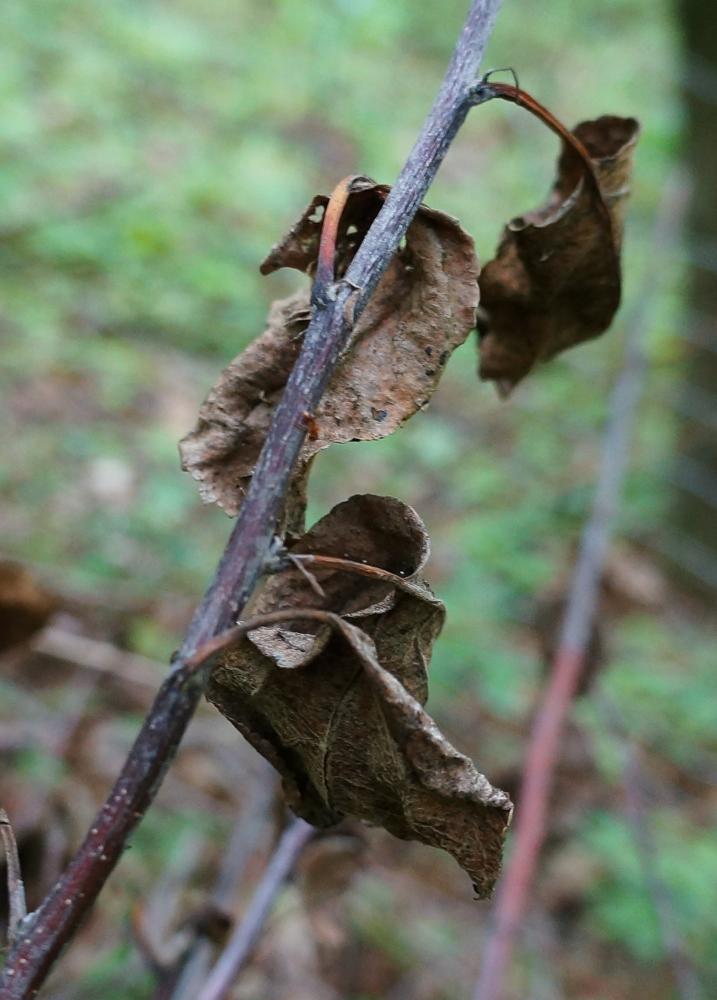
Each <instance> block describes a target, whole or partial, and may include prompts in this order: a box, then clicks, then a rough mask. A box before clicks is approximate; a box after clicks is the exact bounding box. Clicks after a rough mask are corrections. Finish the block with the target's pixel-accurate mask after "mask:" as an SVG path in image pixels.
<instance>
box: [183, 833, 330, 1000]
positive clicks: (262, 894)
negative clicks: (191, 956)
mask: <svg viewBox="0 0 717 1000" xmlns="http://www.w3.org/2000/svg"><path fill="white" fill-rule="evenodd" d="M315 832H316V831H315V829H314V827H313V826H311V825H310V824H309V823H307V822H305V820H303V819H294V820H293V821H292V822H291V823H290V824H289V826H287V828H286V829H285V830H284V832H283V834H282V835H281V839H280V840H279V843H278V844H277V845H276V850H275V851H274V853H273V854H272V857H271V861H270V862H269V864H268V866H267V868H266V871H265V872H264V874H263V875H262V878H261V881H260V882H259V885H258V886H257V888H256V892H255V893H254V895H253V897H252V899H251V902H250V903H249V906H248V908H247V911H246V914H245V915H244V919H243V920H242V921H241V922H240V923H239V924H237V926H236V928H235V930H234V933H233V934H232V936H231V937H230V938H229V941H228V942H227V946H226V948H225V949H224V951H223V952H222V954H221V955H220V957H219V959H218V960H217V963H216V965H215V966H214V968H213V969H212V971H211V972H210V973H209V977H208V979H207V981H206V983H205V984H204V988H203V989H202V991H201V993H200V994H199V996H198V997H197V1000H223V998H224V997H225V996H226V995H227V993H228V992H229V990H230V989H231V987H232V985H233V984H234V982H235V981H236V978H237V976H238V975H239V973H240V972H241V970H242V968H243V967H244V966H245V965H246V962H247V960H248V959H249V958H250V956H251V953H252V951H253V950H254V946H255V945H256V943H257V941H258V940H259V936H260V935H261V932H262V930H263V928H264V924H265V923H266V920H267V918H268V916H269V914H270V913H271V909H272V906H273V905H274V900H275V899H276V896H277V894H278V893H279V890H280V889H281V887H282V886H283V884H284V882H286V880H287V879H288V877H289V876H290V875H291V872H292V870H293V868H294V866H295V865H296V862H297V861H298V859H299V857H300V855H301V852H302V851H303V850H304V848H305V847H306V845H307V844H308V842H309V840H310V839H311V838H312V837H313V836H314V834H315Z"/></svg>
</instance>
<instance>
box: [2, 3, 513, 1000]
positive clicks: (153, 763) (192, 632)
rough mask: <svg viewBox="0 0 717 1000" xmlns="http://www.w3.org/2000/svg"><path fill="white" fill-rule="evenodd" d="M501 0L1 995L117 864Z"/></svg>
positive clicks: (409, 168)
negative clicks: (201, 658) (206, 648)
mask: <svg viewBox="0 0 717 1000" xmlns="http://www.w3.org/2000/svg"><path fill="white" fill-rule="evenodd" d="M499 7H500V0H473V2H472V4H471V7H470V10H469V12H468V16H467V18H466V21H465V24H464V26H463V29H462V31H461V34H460V36H459V39H458V41H457V43H456V46H455V49H454V52H453V55H452V58H451V61H450V64H449V66H448V69H447V71H446V74H445V77H444V79H443V83H442V84H441V88H440V90H439V93H438V96H437V97H436V100H435V103H434V105H433V108H432V109H431V111H430V113H429V115H428V117H427V119H426V121H425V123H424V126H423V128H422V130H421V133H420V135H419V137H418V139H417V141H416V143H415V145H414V147H413V149H412V150H411V153H410V155H409V157H408V159H407V161H406V163H405V165H404V167H403V169H402V171H401V174H400V176H399V178H398V180H397V182H396V184H395V186H394V187H393V189H392V190H391V192H390V194H389V196H388V198H387V199H386V202H385V205H384V206H383V208H382V209H381V211H380V213H379V215H378V216H377V217H376V219H375V221H374V223H373V225H372V226H371V229H370V230H369V232H368V233H367V235H366V237H365V239H364V240H363V242H362V244H361V246H360V247H359V249H358V251H357V253H356V256H355V257H354V259H353V261H352V263H351V266H350V267H349V269H348V271H347V273H346V276H345V278H344V280H343V281H340V282H338V283H336V284H332V285H330V288H329V289H327V291H329V292H330V294H322V295H316V296H315V301H314V308H313V314H312V319H311V323H310V325H309V327H308V329H307V331H306V334H305V336H304V341H303V345H302V348H301V353H300V355H299V357H298V360H297V362H296V364H295V366H294V368H293V370H292V372H291V376H290V378H289V380H288V382H287V385H286V388H285V390H284V393H283V396H282V398H281V401H280V404H279V406H278V408H277V410H276V413H275V416H274V419H273V421H272V424H271V428H270V430H269V433H268V436H267V439H266V442H265V444H264V447H263V449H262V452H261V455H260V457H259V460H258V463H257V466H256V469H255V471H254V475H253V477H252V480H251V484H250V487H249V490H248V493H247V496H246V498H245V499H244V502H243V505H242V509H241V513H240V515H239V517H238V519H237V522H236V524H235V526H234V529H233V531H232V533H231V536H230V538H229V541H228V543H227V546H226V548H225V550H224V554H223V555H222V558H221V560H220V563H219V566H218V568H217V571H216V574H215V576H214V580H213V581H212V583H211V585H210V587H209V589H208V590H207V592H206V594H205V596H204V599H203V600H202V602H201V604H200V606H199V607H198V609H197V611H196V613H195V615H194V617H193V619H192V622H191V624H190V626H189V629H188V632H187V635H186V637H185V639H184V642H183V643H182V646H181V648H180V650H179V652H178V653H177V654H176V656H175V658H174V664H173V668H172V670H171V672H170V674H169V676H168V677H167V678H166V680H165V681H164V683H163V684H162V685H161V687H160V689H159V691H158V693H157V696H156V698H155V700H154V703H153V705H152V707H151V709H150V711H149V713H148V715H147V717H146V719H145V720H144V723H143V725H142V728H141V730H140V732H139V734H138V736H137V738H136V740H135V742H134V745H133V746H132V748H131V750H130V752H129V755H128V757H127V759H126V761H125V763H124V765H123V767H122V771H121V773H120V775H119V777H118V779H117V781H116V782H115V785H114V787H113V788H112V790H111V792H110V794H109V796H108V798H107V800H106V802H105V803H104V805H103V806H102V808H101V809H100V811H99V813H98V814H97V816H96V818H95V820H94V822H93V824H92V826H91V828H90V830H89V832H88V833H87V835H86V837H85V839H84V841H83V843H82V844H81V846H80V848H79V849H78V851H77V853H76V855H75V856H74V858H73V859H72V860H71V862H70V864H69V866H68V867H67V869H66V871H65V872H64V873H63V875H62V876H61V877H60V879H59V881H58V882H57V884H56V885H55V886H54V888H53V889H52V890H51V892H50V893H49V894H48V896H47V897H46V898H45V899H44V901H43V902H42V903H41V905H40V907H39V908H38V909H37V910H36V911H35V913H33V914H32V915H31V916H30V917H28V918H27V919H26V920H25V921H24V922H23V925H22V930H21V933H20V934H19V935H18V937H17V940H16V942H15V944H14V946H13V947H12V949H11V951H10V952H9V954H8V957H7V961H6V964H5V967H4V970H3V975H2V980H0V1000H23V998H26V997H31V996H34V995H35V994H36V993H37V991H38V990H39V988H40V987H41V986H42V984H43V983H44V981H45V979H46V977H47V975H48V973H49V971H50V969H51V968H52V966H53V964H54V962H55V960H56V959H57V957H58V955H59V953H60V951H61V949H62V948H63V947H64V946H65V945H66V944H67V942H68V941H69V940H70V938H71V937H72V935H73V933H74V932H75V930H76V929H77V927H78V925H79V923H80V921H81V920H82V918H83V917H84V916H85V914H86V913H87V911H88V910H89V908H90V907H91V905H92V903H93V902H94V900H95V899H96V898H97V896H98V894H99V892H100V890H101V889H102V887H103V885H104V883H105V881H106V880H107V878H108V877H109V875H110V874H111V872H112V871H113V869H114V868H115V866H116V865H117V863H118V861H119V859H120V856H121V854H122V851H123V850H124V848H125V847H126V845H127V842H128V839H129V837H130V835H131V833H132V831H133V830H134V828H135V827H136V826H137V824H138V823H139V821H140V819H141V818H142V816H143V815H144V813H145V812H146V810H147V808H148V807H149V805H150V804H151V802H152V800H153V799H154V796H155V794H156V792H157V790H158V788H159V786H160V784H161V781H162V778H163V777H164V774H165V772H166V770H167V768H168V766H169V764H170V762H171V760H172V758H173V757H174V754H175V753H176V750H177V748H178V746H179V743H180V740H181V739H182V736H183V734H184V732H185V730H186V728H187V725H188V724H189V721H190V719H191V718H192V715H193V713H194V711H195V709H196V707H197V704H198V702H199V699H200V698H201V696H202V693H203V691H204V688H205V685H206V681H207V677H208V673H209V669H210V668H209V664H208V663H204V664H203V665H202V666H201V667H199V668H197V666H196V661H195V660H194V658H195V657H196V654H197V652H198V650H199V649H200V647H202V646H203V645H204V644H205V643H207V642H208V641H209V640H211V639H212V638H213V637H215V636H217V635H218V634H219V633H221V632H223V631H224V630H226V629H227V628H229V627H230V626H231V625H232V624H233V623H234V622H235V621H236V620H237V617H238V615H239V614H240V612H241V610H242V609H243V608H244V607H245V606H246V604H247V601H248V600H249V598H250V597H251V595H252V593H253V591H254V590H255V589H256V587H257V584H258V583H259V581H260V579H261V577H262V574H263V573H264V570H265V564H266V560H267V557H268V555H269V552H270V548H271V544H272V540H273V537H274V534H275V532H276V527H277V524H278V522H279V518H280V516H281V511H282V507H283V504H284V499H285V496H286V493H287V490H288V487H289V483H290V481H291V475H292V471H293V468H294V465H295V463H296V460H297V458H298V455H299V452H300V450H301V447H302V444H303V442H304V439H305V437H306V434H307V424H306V421H305V419H303V415H304V414H306V413H309V414H311V413H313V412H315V411H316V408H317V406H318V404H319V401H320V400H321V397H322V394H323V392H324V390H325V389H326V387H327V385H328V382H329V380H330V379H331V377H332V375H333V373H334V371H335V369H336V367H337V365H338V363H339V360H340V359H341V356H342V354H343V352H344V351H345V349H346V347H347V345H348V343H349V341H350V337H351V333H352V330H353V328H354V325H355V323H356V321H357V320H358V318H359V316H360V315H361V312H362V311H363V309H364V307H365V306H366V303H367V302H368V300H369V298H370V296H371V294H372V293H373V291H374V289H375V287H376V285H377V283H378V281H379V279H380V277H381V276H382V274H383V273H384V271H385V270H386V268H387V267H388V265H389V263H390V261H391V259H392V257H393V255H394V253H395V252H396V250H397V249H398V247H399V244H400V241H401V239H402V238H403V236H404V235H405V233H406V230H407V229H408V227H409V225H410V223H411V221H412V219H413V217H414V215H415V213H416V211H417V209H418V207H419V205H420V203H421V201H422V200H423V198H424V196H425V194H426V191H427V190H428V188H429V186H430V184H431V182H432V181H433V178H434V177H435V175H436V172H437V170H438V168H439V166H440V165H441V163H442V161H443V159H444V157H445V155H446V152H447V151H448V148H449V146H450V144H451V142H452V141H453V139H454V138H455V136H456V134H457V132H458V130H459V129H460V127H461V125H462V124H463V122H464V120H465V118H466V115H467V114H468V111H469V109H470V107H471V106H472V105H473V104H475V103H479V102H478V101H477V100H476V99H475V96H474V90H475V84H476V79H477V75H478V69H479V66H480V62H481V59H482V56H483V51H484V49H485V46H486V43H487V41H488V38H489V36H490V34H491V31H492V28H493V24H494V21H495V17H496V15H497V12H498V8H499Z"/></svg>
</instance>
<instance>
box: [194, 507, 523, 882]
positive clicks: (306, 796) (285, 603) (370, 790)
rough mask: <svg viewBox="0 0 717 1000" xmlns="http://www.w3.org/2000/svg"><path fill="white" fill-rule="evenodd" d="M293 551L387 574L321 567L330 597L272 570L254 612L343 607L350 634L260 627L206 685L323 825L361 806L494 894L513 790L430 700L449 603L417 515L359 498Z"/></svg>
mask: <svg viewBox="0 0 717 1000" xmlns="http://www.w3.org/2000/svg"><path fill="white" fill-rule="evenodd" d="M291 551H292V553H294V554H296V553H299V552H304V553H307V552H308V553H321V554H322V555H333V556H337V557H339V558H342V559H343V558H345V559H350V560H352V561H354V562H357V563H362V562H363V561H364V560H365V561H367V562H370V563H372V564H374V565H377V566H379V567H380V568H381V569H383V570H384V571H385V577H384V578H383V579H379V580H373V579H369V578H365V577H363V576H359V575H356V574H353V573H348V572H346V571H345V570H344V569H341V570H338V569H334V568H329V567H316V568H315V567H314V566H312V568H311V569H312V572H315V574H316V577H317V579H318V581H319V582H320V584H321V587H322V588H323V590H324V592H325V594H326V597H325V598H324V599H322V598H320V597H319V596H318V595H317V593H316V592H315V590H314V589H312V587H311V586H310V585H309V583H308V581H307V580H306V579H305V578H304V577H303V576H302V575H301V574H299V573H296V572H291V573H281V574H277V575H276V576H274V577H273V578H272V579H271V580H270V581H269V583H268V585H267V587H266V588H265V590H264V591H262V593H261V594H260V595H259V598H258V600H257V602H256V606H255V607H253V608H252V614H254V613H255V612H259V613H261V611H262V609H263V608H265V607H268V608H272V609H276V608H287V607H288V608H291V607H296V608H302V607H303V608H306V607H314V608H316V607H320V608H323V609H325V610H326V611H329V612H333V613H335V614H337V615H340V616H341V619H340V622H341V631H342V634H341V635H337V634H336V632H335V631H333V630H331V631H330V630H329V629H328V627H327V626H324V625H323V624H321V623H319V625H318V628H317V626H316V623H313V625H312V624H307V623H306V622H305V621H302V620H301V618H300V617H298V618H297V620H296V622H291V623H289V627H288V628H287V629H279V628H267V629H261V630H256V631H255V632H252V633H250V635H249V636H248V637H247V638H246V639H245V640H244V641H242V642H241V643H239V644H238V645H237V646H236V647H234V648H233V649H231V650H230V651H228V652H227V653H226V654H224V655H223V657H222V659H221V660H220V662H219V665H218V666H217V667H216V668H215V670H214V672H213V674H212V678H211V680H210V685H209V690H208V697H209V698H210V700H211V701H212V702H214V704H215V705H217V707H218V708H219V710H220V711H221V712H222V713H223V714H224V715H225V716H226V717H227V718H228V719H230V721H231V722H233V723H234V725H235V726H236V727H237V728H238V729H239V730H240V731H241V732H242V733H243V734H244V735H245V736H246V737H247V739H249V741H250V742H251V743H252V744H253V745H254V746H255V747H256V748H257V749H258V750H259V751H260V753H262V754H263V755H264V756H265V757H267V759H268V760H270V761H271V763H272V764H273V765H274V766H275V767H276V768H277V769H278V770H279V771H280V773H281V774H282V777H283V780H284V789H285V792H286V794H287V798H288V800H289V803H290V805H291V806H292V808H293V809H294V810H295V811H296V812H297V813H298V814H299V815H301V816H303V817H304V818H306V819H307V820H309V821H310V822H312V823H315V824H317V825H319V826H326V825H331V824H333V823H336V822H338V820H339V819H341V818H342V817H344V816H355V817H358V818H360V819H362V820H364V821H366V822H369V823H372V824H374V825H378V826H383V827H385V828H386V829H387V830H389V831H390V832H391V833H393V834H394V835H396V836H398V837H402V838H404V839H411V840H419V841H421V842H423V843H427V844H431V845H433V846H437V847H442V848H444V849H445V850H448V851H449V852H450V853H451V854H452V855H453V856H454V857H455V858H456V860H458V862H459V863H460V864H461V865H462V866H463V867H464V868H465V870H466V871H467V872H468V873H469V874H470V876H471V878H472V879H473V880H474V882H475V885H476V889H477V891H478V892H479V893H480V894H481V895H485V894H487V893H489V892H490V890H491V888H492V886H493V883H494V881H495V878H496V877H497V873H498V869H499V864H500V855H501V848H502V841H503V835H504V831H505V827H506V825H507V822H508V819H509V815H510V802H509V800H508V797H507V796H506V795H505V794H504V793H503V792H500V791H498V790H496V789H493V788H492V787H491V785H490V784H489V783H488V781H487V780H486V779H485V778H484V777H483V776H482V775H481V774H479V773H478V772H477V771H476V770H475V768H474V767H473V765H472V764H471V762H470V761H469V760H468V759H467V758H465V757H463V755H461V754H459V753H458V752H457V751H456V750H454V749H453V748H452V747H451V746H450V744H448V742H447V741H446V740H445V739H444V737H443V736H442V735H441V734H440V732H439V730H438V729H437V727H436V726H435V724H434V723H433V721H432V720H431V719H430V717H429V716H428V715H427V714H426V713H425V712H424V711H423V709H422V707H421V706H422V704H423V703H424V702H425V700H426V698H427V694H428V689H427V672H426V666H427V663H428V660H429V658H430V653H431V649H432V646H433V642H434V641H435V639H436V637H437V635H438V632H439V631H440V628H441V626H442V623H443V617H444V610H443V605H442V604H441V603H440V602H439V601H438V600H437V599H436V598H435V597H434V595H433V594H432V593H431V591H430V589H429V588H428V586H427V585H426V584H425V582H424V581H423V580H422V579H421V578H420V577H419V576H418V575H417V574H418V573H419V572H420V570H421V569H422V567H423V565H424V563H425V560H426V558H427V555H428V538H427V535H426V532H425V528H424V527H423V524H422V522H421V521H420V519H419V518H418V515H417V514H416V513H415V511H413V510H412V509H411V508H410V507H407V506H406V505H405V504H402V503H400V501H398V500H395V499H392V498H383V497H374V496H358V497H352V498H351V499H350V500H347V501H346V502H345V503H343V504H340V505H339V506H338V507H336V508H334V510H332V511H331V512H330V513H329V514H328V515H327V516H326V517H325V518H323V519H322V520H321V521H319V522H318V523H317V524H316V525H315V526H314V528H313V529H312V530H311V531H310V532H308V533H307V535H306V536H305V537H304V538H303V539H301V540H300V541H299V542H298V543H297V544H296V545H294V546H293V547H292V550H291ZM335 621H339V619H336V620H335ZM334 624H335V622H334ZM258 633H260V634H258ZM287 650H290V652H288V651H287Z"/></svg>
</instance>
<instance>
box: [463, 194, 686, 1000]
mask: <svg viewBox="0 0 717 1000" xmlns="http://www.w3.org/2000/svg"><path fill="white" fill-rule="evenodd" d="M684 200H685V183H684V180H683V179H682V178H681V177H679V178H675V179H673V180H672V181H671V182H670V183H668V185H667V186H666V190H665V193H664V195H663V199H662V205H661V208H660V212H659V216H658V219H657V223H656V225H655V234H654V245H655V251H654V254H653V258H654V257H659V255H660V254H664V253H665V252H666V249H667V248H668V247H670V246H673V245H674V243H675V241H676V239H677V234H678V232H679V224H680V220H681V218H682V207H683V204H684ZM657 273H658V269H657V268H656V267H655V262H654V259H653V260H652V262H651V266H650V275H649V286H650V287H648V288H645V289H643V291H642V294H641V295H640V300H639V304H638V308H637V312H636V314H635V315H634V317H633V319H632V322H631V323H629V324H628V327H627V344H626V352H625V361H624V364H623V367H622V370H621V372H620V374H619V376H618V379H617V382H616V384H615V388H614V391H613V395H612V401H611V404H610V416H609V419H608V424H607V427H606V430H605V436H604V440H603V448H602V457H601V461H600V472H599V476H598V483H597V487H596V490H595V497H594V500H593V506H592V512H591V514H590V518H589V520H588V522H587V524H586V525H585V527H584V529H583V533H582V539H581V543H580V551H579V554H578V559H577V563H576V565H575V569H574V572H573V577H572V581H571V584H570V591H569V594H568V601H567V607H566V611H565V617H564V619H563V625H562V630H561V635H560V641H559V644H558V650H557V653H556V655H555V659H554V661H553V664H552V667H551V670H550V676H549V680H548V686H547V688H546V690H545V693H544V695H543V700H542V704H541V706H540V708H539V710H538V713H537V715H536V717H535V721H534V723H533V728H532V732H531V734H530V740H529V743H528V749H527V753H526V763H525V770H524V773H523V782H522V787H521V791H520V795H519V797H518V800H517V808H516V824H515V833H514V834H513V845H512V851H511V855H510V861H509V863H508V865H507V867H506V871H505V874H504V875H503V878H502V879H501V882H500V883H499V886H498V893H497V898H496V903H495V907H494V910H493V923H492V927H491V930H490V932H489V935H488V938H487V941H486V945H485V951H484V953H483V962H482V966H481V973H480V977H479V979H478V983H477V985H476V989H475V993H474V1000H496V998H499V997H501V996H502V995H503V989H504V987H503V984H504V980H505V976H506V972H507V969H508V965H509V962H510V957H511V954H512V951H513V948H514V944H515V940H516V938H517V936H518V933H519V931H520V928H521V924H522V922H523V919H524V916H525V913H526V910H527V907H528V902H529V898H530V891H531V887H532V884H533V880H534V878H535V871H536V868H537V863H538V858H539V855H540V850H541V847H542V844H543V840H544V838H545V832H546V826H547V819H548V804H549V796H550V791H551V788H552V784H553V775H554V772H555V767H556V764H557V761H558V758H559V753H560V743H561V737H562V734H563V729H564V727H565V723H566V721H567V717H568V711H569V708H570V705H571V703H572V700H573V697H574V694H575V691H576V690H577V687H578V682H579V680H580V675H581V672H582V669H583V665H584V662H585V656H586V650H587V648H588V645H589V641H590V633H591V629H592V624H593V620H594V618H595V612H596V608H597V603H598V597H599V590H600V582H601V580H602V575H603V567H604V563H605V556H606V554H607V549H608V544H609V541H610V537H611V534H612V530H613V524H614V520H615V516H616V514H617V511H618V507H619V502H620V494H621V490H622V484H623V479H624V477H625V472H626V469H627V462H628V455H629V446H630V441H631V438H632V434H633V428H634V424H635V417H636V413H637V404H638V401H639V399H640V394H641V391H642V386H643V383H644V379H645V374H646V371H647V357H646V355H645V353H644V347H643V341H644V338H645V336H646V334H647V330H648V328H649V320H650V318H651V306H652V302H653V299H654V287H655V284H654V283H655V281H656V278H655V275H656V274H657Z"/></svg>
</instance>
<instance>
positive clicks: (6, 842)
mask: <svg viewBox="0 0 717 1000" xmlns="http://www.w3.org/2000/svg"><path fill="white" fill-rule="evenodd" d="M0 837H2V844H3V850H4V852H5V867H6V868H7V896H8V910H9V917H8V925H7V940H8V944H10V945H12V943H13V942H14V940H15V938H16V936H17V933H18V930H19V928H20V925H21V924H22V922H23V920H24V919H25V917H26V916H27V904H26V902H25V883H24V882H23V880H22V871H21V869H20V855H19V854H18V851H17V841H16V840H15V834H14V832H13V828H12V826H11V824H10V819H9V817H8V814H7V813H6V812H5V810H4V809H0Z"/></svg>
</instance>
